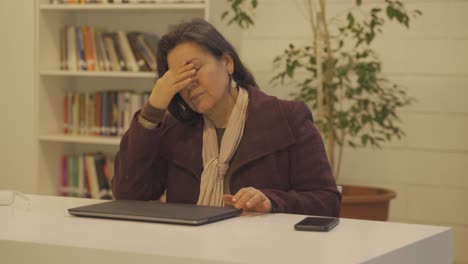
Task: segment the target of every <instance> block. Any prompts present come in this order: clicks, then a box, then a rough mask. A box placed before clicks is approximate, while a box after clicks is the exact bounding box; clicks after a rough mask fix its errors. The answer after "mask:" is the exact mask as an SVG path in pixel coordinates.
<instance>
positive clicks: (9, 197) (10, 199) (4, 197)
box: [0, 190, 29, 206]
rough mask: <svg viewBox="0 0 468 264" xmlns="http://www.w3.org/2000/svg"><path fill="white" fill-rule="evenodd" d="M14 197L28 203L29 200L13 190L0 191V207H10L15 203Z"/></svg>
mask: <svg viewBox="0 0 468 264" xmlns="http://www.w3.org/2000/svg"><path fill="white" fill-rule="evenodd" d="M16 196H19V197H21V198H23V199H24V200H26V201H27V202H28V203H29V198H28V197H27V196H26V195H25V194H23V193H21V192H17V191H13V190H0V206H1V205H12V204H13V203H14V202H15V197H16Z"/></svg>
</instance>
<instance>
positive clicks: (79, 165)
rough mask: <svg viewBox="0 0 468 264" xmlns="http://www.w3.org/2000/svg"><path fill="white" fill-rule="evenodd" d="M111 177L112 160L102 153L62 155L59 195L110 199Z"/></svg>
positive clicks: (112, 172)
mask: <svg viewBox="0 0 468 264" xmlns="http://www.w3.org/2000/svg"><path fill="white" fill-rule="evenodd" d="M113 175H114V159H113V158H112V157H108V156H105V155H104V154H102V153H84V154H81V155H62V156H61V157H60V175H59V195H62V196H72V197H85V198H94V199H112V191H111V187H110V183H111V179H112V176H113Z"/></svg>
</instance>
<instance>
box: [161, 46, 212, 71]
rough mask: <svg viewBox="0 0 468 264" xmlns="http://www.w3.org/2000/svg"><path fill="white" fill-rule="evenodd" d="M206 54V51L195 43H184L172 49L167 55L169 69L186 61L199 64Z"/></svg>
mask: <svg viewBox="0 0 468 264" xmlns="http://www.w3.org/2000/svg"><path fill="white" fill-rule="evenodd" d="M205 56H206V54H205V51H204V50H203V49H202V48H200V47H199V46H198V45H196V44H193V43H182V44H179V45H177V46H176V47H175V48H174V49H172V50H171V51H170V52H169V54H168V56H167V63H168V66H169V69H171V68H173V67H177V66H180V65H182V64H183V63H184V62H186V63H190V62H191V63H193V64H195V65H196V64H199V63H200V62H201V61H202V60H203V58H204V57H205Z"/></svg>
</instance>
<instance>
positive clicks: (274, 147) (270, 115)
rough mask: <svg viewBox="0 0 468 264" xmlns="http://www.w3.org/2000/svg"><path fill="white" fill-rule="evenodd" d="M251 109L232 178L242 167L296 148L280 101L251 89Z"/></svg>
mask: <svg viewBox="0 0 468 264" xmlns="http://www.w3.org/2000/svg"><path fill="white" fill-rule="evenodd" d="M248 91H249V105H248V107H247V120H246V123H245V127H244V135H243V136H242V140H241V143H240V145H239V147H238V149H237V151H238V154H237V155H238V156H239V158H238V161H237V162H236V164H233V167H232V168H231V170H232V175H234V173H235V171H236V170H238V169H239V168H241V167H242V166H244V165H246V164H248V163H249V162H252V161H254V160H256V159H259V158H261V157H263V156H266V155H268V154H271V153H274V152H276V151H278V150H281V149H284V148H286V147H288V146H290V145H292V144H294V142H295V139H294V136H293V133H292V130H291V127H290V125H289V122H288V120H287V118H286V116H285V114H284V112H283V111H282V109H280V105H279V101H278V99H277V98H275V97H272V96H269V95H266V94H264V93H263V92H261V91H260V90H259V89H257V88H249V89H248Z"/></svg>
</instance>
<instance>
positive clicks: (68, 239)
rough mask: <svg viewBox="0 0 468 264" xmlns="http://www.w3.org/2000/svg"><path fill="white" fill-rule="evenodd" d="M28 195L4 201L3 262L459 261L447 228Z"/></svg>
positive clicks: (1, 218)
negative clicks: (97, 213)
mask: <svg viewBox="0 0 468 264" xmlns="http://www.w3.org/2000/svg"><path fill="white" fill-rule="evenodd" d="M28 196H29V197H30V198H31V206H30V207H29V210H28V209H27V208H26V206H25V203H24V202H23V201H20V199H17V201H16V202H15V204H14V205H13V206H0V224H1V226H0V256H1V257H0V259H1V262H2V263H65V264H70V263H80V264H83V263H113V264H114V263H132V264H136V263H150V262H151V263H220V262H222V263H340V264H341V263H392V264H393V263H429V264H430V263H437V264H441V263H452V247H453V244H452V239H453V238H452V236H453V233H452V230H451V229H450V228H447V227H436V226H425V225H409V224H400V223H388V222H374V221H361V220H351V219H341V222H340V224H339V225H338V226H337V227H336V228H335V229H333V230H332V231H331V232H328V233H320V232H299V231H295V230H294V228H293V225H294V224H295V223H296V222H298V221H299V220H301V219H302V218H303V217H304V216H301V215H288V214H266V215H246V216H241V217H236V218H232V219H228V220H224V221H221V222H216V223H212V224H208V225H204V226H198V227H191V226H178V225H167V224H156V223H146V222H132V221H119V220H106V219H93V218H82V217H74V216H71V215H69V214H68V211H67V209H68V208H71V207H76V206H82V205H86V204H91V203H96V202H102V201H99V200H89V199H78V198H65V197H51V196H38V195H28ZM4 260H7V261H6V262H4Z"/></svg>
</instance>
